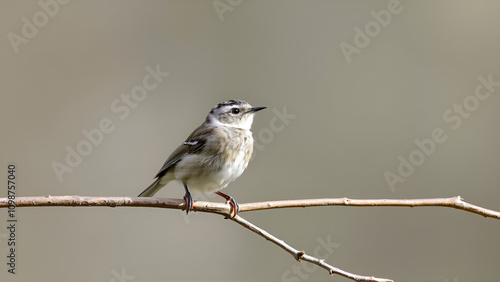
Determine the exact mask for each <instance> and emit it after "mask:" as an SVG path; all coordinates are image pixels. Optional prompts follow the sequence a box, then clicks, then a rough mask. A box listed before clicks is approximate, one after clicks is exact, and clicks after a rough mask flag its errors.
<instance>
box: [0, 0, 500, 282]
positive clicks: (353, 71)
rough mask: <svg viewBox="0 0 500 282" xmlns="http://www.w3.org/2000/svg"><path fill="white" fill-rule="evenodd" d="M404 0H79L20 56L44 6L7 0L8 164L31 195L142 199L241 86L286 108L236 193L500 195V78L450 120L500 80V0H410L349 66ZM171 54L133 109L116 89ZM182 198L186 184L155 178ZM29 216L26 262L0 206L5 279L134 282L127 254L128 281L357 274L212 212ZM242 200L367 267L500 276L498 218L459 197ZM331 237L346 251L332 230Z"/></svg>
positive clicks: (262, 218)
mask: <svg viewBox="0 0 500 282" xmlns="http://www.w3.org/2000/svg"><path fill="white" fill-rule="evenodd" d="M45 1H47V0H45ZM221 1H222V3H228V2H227V1H226V0H221ZM389 2H390V1H386V0H384V1H244V2H242V3H241V4H240V5H237V6H235V7H232V9H233V10H231V11H226V12H225V13H223V14H222V20H221V18H220V17H219V15H218V14H217V11H216V10H215V8H214V6H213V3H212V1H127V0H125V1H72V2H69V3H68V4H64V5H62V4H61V5H59V11H58V12H57V13H56V14H55V15H53V17H50V18H48V23H47V24H46V25H45V26H42V27H40V28H38V32H37V33H36V35H34V37H33V38H29V39H27V40H28V42H27V43H26V44H21V45H20V46H18V49H19V50H18V51H19V52H18V53H16V52H15V50H14V49H15V48H14V47H13V45H12V44H11V43H10V41H9V38H8V34H9V33H11V32H12V33H15V34H17V35H19V36H22V28H23V25H24V23H23V20H22V18H23V17H26V18H27V19H28V20H29V21H30V22H33V15H35V14H36V13H39V12H40V11H43V10H42V8H41V6H40V5H39V4H38V3H37V2H35V1H2V2H1V3H0V35H1V36H2V38H3V39H2V40H0V56H1V58H0V62H1V63H0V85H1V88H2V91H1V92H2V94H1V95H2V101H1V103H0V105H1V114H2V116H1V137H2V138H1V139H0V142H1V144H0V147H1V150H2V151H1V160H2V169H1V173H2V179H5V177H6V174H7V171H6V170H7V169H6V166H7V164H8V163H9V162H15V163H17V165H18V177H19V178H18V179H19V180H18V190H17V192H18V196H36V195H49V194H50V195H88V196H136V195H137V194H138V193H140V192H141V191H142V190H143V189H144V188H145V187H146V186H147V185H149V184H150V182H151V181H152V177H153V176H154V175H155V173H156V172H157V171H158V169H159V168H160V167H161V165H162V163H163V161H164V160H165V158H166V157H167V156H168V155H169V153H170V152H171V151H172V150H173V149H175V148H176V146H177V145H178V144H179V143H180V142H182V141H183V140H184V138H185V137H186V136H187V135H188V134H189V133H190V132H191V130H192V129H194V128H195V127H196V126H198V124H199V123H201V122H202V121H203V119H204V118H205V116H206V114H207V113H208V112H209V110H210V108H211V107H212V106H214V105H215V104H217V103H219V102H221V101H224V100H227V99H232V98H237V99H243V100H246V101H248V102H250V103H251V104H253V105H255V106H268V107H269V109H268V110H266V111H263V112H261V113H259V114H258V115H257V116H256V119H255V123H254V127H253V130H254V132H255V133H256V134H255V136H256V139H257V142H260V144H262V145H263V148H261V149H260V150H257V155H256V157H255V158H254V160H253V161H252V162H251V164H250V166H249V168H248V169H247V171H246V172H245V173H244V174H243V175H242V176H241V177H240V178H239V179H238V180H237V181H236V182H234V183H232V184H231V185H230V186H229V187H228V188H227V189H226V190H224V191H225V192H227V193H229V194H230V195H232V196H234V197H235V198H236V199H237V200H238V201H239V202H241V203H244V202H253V201H266V200H280V199H301V198H319V197H344V196H346V197H352V198H421V197H425V198H427V197H429V198H432V197H449V196H456V195H460V196H462V197H464V198H465V199H466V200H468V201H470V202H472V203H475V204H478V205H481V206H484V207H487V208H491V209H496V210H500V201H499V200H498V198H499V195H500V191H499V189H498V183H499V175H500V173H499V172H500V171H499V170H500V160H499V157H500V150H499V148H498V146H499V143H500V133H499V128H498V121H499V118H500V111H499V110H498V109H499V107H500V98H499V97H497V96H498V95H497V94H498V93H500V90H499V89H500V88H498V89H496V90H497V91H496V92H494V93H493V94H492V95H491V97H489V98H488V99H486V100H484V101H480V104H479V105H478V107H477V109H476V110H475V111H473V112H470V117H469V118H467V119H463V122H462V124H461V125H460V126H459V127H458V128H457V129H456V130H454V129H453V128H452V127H451V126H452V125H454V124H455V122H451V123H450V122H446V121H445V120H444V119H443V114H444V113H445V112H446V111H447V110H448V109H450V108H451V109H452V107H453V105H454V104H461V103H462V102H463V101H464V99H465V98H466V97H468V96H471V95H473V94H474V91H475V88H476V86H477V85H478V84H479V80H478V77H479V76H483V77H487V76H488V74H491V75H492V80H494V81H500V56H499V55H498V54H499V53H498V50H500V34H499V31H498V27H499V25H500V17H498V11H499V9H500V2H498V1H402V2H401V3H400V9H402V10H401V12H400V13H398V14H393V15H392V17H391V21H390V23H388V24H387V25H386V26H385V27H383V28H382V29H381V30H380V31H379V32H378V34H376V36H374V37H373V38H370V39H371V40H370V42H369V44H368V45H367V46H366V47H364V48H361V49H360V50H359V51H360V53H359V54H353V55H352V57H351V62H350V63H348V62H347V60H346V57H345V56H344V55H343V53H342V51H341V48H340V45H341V43H342V42H345V43H347V44H351V45H354V37H355V30H354V28H355V27H359V28H361V29H363V30H364V28H365V25H366V24H370V23H371V24H373V21H374V18H373V16H372V15H371V14H370V11H375V12H378V11H380V10H382V9H387V5H388V3H389ZM232 4H239V3H238V2H237V1H233V2H232ZM226 5H228V4H226ZM38 15H40V13H39V14H38ZM39 20H43V18H40V19H39ZM375 31H376V30H375ZM156 65H159V66H160V69H161V71H163V72H168V73H170V75H169V76H168V77H167V78H165V79H164V81H163V82H161V83H160V84H159V85H158V87H157V88H156V89H154V90H152V91H149V93H148V95H147V96H146V97H145V99H144V100H143V101H141V102H139V103H138V106H137V107H136V108H135V109H132V110H131V112H130V115H129V116H128V117H126V118H125V119H123V120H121V119H119V114H116V113H114V112H113V111H112V110H111V108H110V105H111V104H112V103H113V101H114V100H116V99H120V95H121V94H122V93H124V94H130V93H131V91H132V89H133V88H134V87H135V86H137V85H141V84H142V79H143V77H144V76H145V75H146V74H147V71H146V70H145V68H146V67H147V66H151V67H152V68H155V66H156ZM483 91H484V89H483ZM469 99H472V98H469ZM468 101H472V100H468ZM284 108H286V111H287V112H288V113H289V114H293V115H295V118H294V119H290V120H289V124H287V125H286V126H285V127H280V128H279V129H280V130H276V129H277V128H276V127H273V126H272V125H271V124H270V123H271V121H274V119H275V117H276V114H275V112H273V109H277V110H278V111H283V109H284ZM456 116H457V115H456ZM103 118H109V119H110V120H111V121H112V122H113V125H114V126H115V130H114V131H113V132H111V133H109V134H105V135H104V140H103V141H102V143H101V144H99V145H98V146H94V147H93V148H92V151H91V153H90V154H89V155H88V156H86V157H83V161H82V163H81V164H80V165H78V166H77V167H76V168H74V170H73V172H71V173H66V174H64V175H63V181H62V182H59V181H58V179H57V177H56V174H55V173H54V171H53V169H52V166H51V165H52V163H53V162H60V163H64V161H65V156H66V154H67V151H66V149H65V147H66V146H70V147H71V148H73V149H74V148H76V146H77V144H78V143H79V142H81V141H82V140H85V136H83V135H82V133H81V132H82V130H84V129H86V130H91V129H94V128H97V127H98V123H99V121H100V120H101V119H103ZM276 125H278V126H281V125H282V123H281V121H280V120H278V121H277V122H276ZM273 128H274V131H275V132H273V135H272V137H271V136H269V135H266V134H269V132H272V129H273ZM435 128H442V129H443V130H444V132H445V133H446V136H447V140H446V142H444V143H442V144H438V145H437V147H436V149H435V152H434V153H433V154H431V156H429V157H426V158H425V160H424V162H423V164H422V165H420V166H418V167H416V168H415V171H414V173H413V174H412V175H410V176H409V177H407V178H406V181H405V182H404V183H397V184H396V186H395V189H394V191H391V189H390V188H389V185H388V184H387V181H386V179H385V178H384V173H385V172H386V171H391V172H394V173H396V172H397V167H398V165H399V163H400V161H399V160H398V157H399V156H400V155H401V156H403V157H404V158H405V159H408V156H409V155H410V153H411V152H412V151H414V150H416V149H418V147H417V146H416V145H415V143H414V140H415V139H419V140H423V139H426V138H430V137H431V132H432V131H433V130H434V129H435ZM260 132H265V133H260ZM259 133H260V135H259ZM2 183H3V184H2V186H1V187H2V188H1V193H0V195H2V197H3V196H4V195H6V187H5V180H4V181H2ZM182 195H183V190H182V188H181V186H180V185H178V184H171V185H169V186H167V188H166V189H164V190H162V191H161V192H160V193H159V194H158V196H161V197H182ZM213 200H215V201H221V202H222V199H220V198H219V197H217V198H214V199H213ZM17 216H18V219H19V222H18V230H17V240H18V254H17V255H18V269H17V271H18V274H16V275H15V276H13V275H10V274H8V273H7V266H6V264H5V263H6V258H5V256H6V255H7V244H6V239H7V238H6V236H7V232H6V231H7V230H6V229H5V227H6V225H7V223H6V222H5V220H6V210H0V240H1V242H0V254H2V255H1V256H0V262H1V263H0V280H1V281H30V282H31V281H33V282H34V281H106V282H108V281H120V280H119V279H118V278H117V273H121V272H122V270H123V271H124V273H125V274H126V275H128V276H127V279H128V280H123V278H121V279H122V280H123V281H281V280H283V281H332V279H333V281H347V280H346V279H343V278H340V277H334V278H331V277H329V276H328V275H327V273H326V271H324V270H321V269H316V270H312V269H311V268H310V267H309V265H305V264H298V263H297V262H295V261H294V260H293V258H292V257H291V256H290V255H288V254H286V253H285V252H283V251H282V250H281V249H279V248H277V247H275V246H274V245H272V244H270V243H268V242H266V241H265V240H263V239H262V238H260V237H258V236H256V235H255V234H253V233H250V232H248V231H246V230H244V229H243V228H241V227H240V226H238V225H236V224H234V223H231V222H229V221H226V220H223V219H222V218H221V217H218V216H214V215H207V214H192V215H190V216H189V217H185V216H183V213H182V212H180V211H172V210H160V209H147V208H116V209H111V208H24V209H18V210H17ZM243 216H244V217H245V218H247V219H249V220H251V221H252V222H254V223H255V224H257V225H259V226H261V227H263V228H265V229H266V230H268V231H270V232H271V233H273V234H275V235H276V236H278V237H280V238H282V239H284V240H285V241H286V242H288V243H290V244H291V245H293V246H294V247H296V248H298V249H304V250H305V251H306V252H311V253H313V252H314V250H315V249H319V250H320V254H327V255H328V259H327V261H328V262H329V263H331V264H333V265H335V266H338V267H340V268H343V269H345V270H348V271H352V272H354V273H358V274H366V275H375V276H379V277H389V278H392V279H395V280H397V281H461V282H462V281H495V280H497V279H498V254H499V252H500V245H499V244H498V238H499V235H500V222H498V221H497V220H493V219H485V218H482V217H480V216H477V215H473V214H469V213H465V212H462V211H458V210H453V209H445V208H414V209H408V208H385V207H381V208H349V207H328V208H309V209H289V210H276V211H265V212H253V213H247V214H243ZM328 238H329V240H330V241H331V243H333V244H332V246H335V247H332V246H331V248H330V253H327V251H326V250H325V249H324V248H323V247H322V245H321V243H319V242H320V241H328ZM318 246H319V248H318ZM295 267H296V268H299V269H301V272H303V274H302V276H301V275H298V274H294V273H292V272H291V271H293V269H294V268H295ZM132 277H133V279H132ZM130 279H132V280H130ZM287 279H288V280H287Z"/></svg>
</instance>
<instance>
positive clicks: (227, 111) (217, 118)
mask: <svg viewBox="0 0 500 282" xmlns="http://www.w3.org/2000/svg"><path fill="white" fill-rule="evenodd" d="M265 108H267V107H252V106H251V105H250V104H248V103H247V102H245V101H241V100H228V101H224V102H222V103H219V104H217V105H216V106H215V107H213V108H212V110H211V111H210V113H209V114H208V116H207V120H206V122H207V123H209V124H213V125H222V126H230V127H236V128H242V129H248V130H249V129H250V128H251V127H252V122H253V115H254V114H255V113H256V112H258V111H260V110H263V109H265Z"/></svg>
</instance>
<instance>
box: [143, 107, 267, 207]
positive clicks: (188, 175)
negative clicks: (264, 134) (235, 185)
mask: <svg viewBox="0 0 500 282" xmlns="http://www.w3.org/2000/svg"><path fill="white" fill-rule="evenodd" d="M265 108H267V107H252V106H251V105H250V104H248V103H247V102H245V101H241V100H228V101H225V102H222V103H219V104H218V105H216V106H215V107H213V108H212V110H211V111H210V113H209V114H208V116H207V117H206V119H205V122H203V123H202V124H201V125H200V126H199V127H198V128H196V129H195V130H194V131H193V132H192V133H191V134H190V135H189V137H188V138H187V139H186V141H184V142H183V143H182V144H181V145H180V146H179V147H177V149H176V150H175V151H174V152H173V153H172V154H171V155H170V156H169V157H168V158H167V161H165V163H164V164H163V166H162V167H161V169H160V171H159V172H158V173H157V174H156V176H155V181H154V182H153V183H152V184H151V185H149V187H148V188H146V190H144V191H143V192H142V193H141V194H140V195H139V197H152V196H153V195H154V194H156V192H158V191H159V190H160V189H161V188H163V186H165V185H167V184H168V183H169V182H170V181H173V180H177V181H180V182H182V184H183V185H184V190H185V191H186V194H185V195H184V201H185V202H186V214H187V213H189V211H190V210H192V209H193V204H194V202H193V198H192V196H191V193H190V192H189V191H190V190H191V191H199V192H203V193H206V194H208V193H212V192H215V193H216V194H217V195H219V196H221V197H223V198H224V199H226V204H230V205H231V208H232V212H233V213H234V215H236V214H237V213H238V210H239V206H238V203H237V202H236V201H235V200H234V199H233V197H231V196H229V195H226V194H224V193H222V192H220V190H222V189H223V188H225V187H226V186H227V185H228V184H229V183H231V182H233V181H234V180H235V179H236V178H238V177H239V176H240V175H241V174H242V173H243V171H244V170H245V169H246V168H247V165H248V162H249V161H250V158H251V156H252V153H253V136H252V132H251V131H250V128H251V127H252V122H253V117H254V114H255V113H256V112H258V111H260V110H263V109H265Z"/></svg>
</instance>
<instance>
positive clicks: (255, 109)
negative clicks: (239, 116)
mask: <svg viewBox="0 0 500 282" xmlns="http://www.w3.org/2000/svg"><path fill="white" fill-rule="evenodd" d="M265 108H267V107H253V108H251V109H250V110H249V111H248V112H247V113H255V112H258V111H260V110H263V109H265Z"/></svg>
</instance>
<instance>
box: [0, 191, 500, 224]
mask: <svg viewBox="0 0 500 282" xmlns="http://www.w3.org/2000/svg"><path fill="white" fill-rule="evenodd" d="M15 201H16V206H18V207H38V206H71V207H73V206H108V207H122V206H123V207H152V208H170V209H180V210H181V209H184V208H185V204H184V201H183V200H180V199H169V198H137V197H84V196H41V197H18V198H16V200H15ZM8 205H9V204H8V199H7V198H0V208H5V207H7V206H8ZM318 206H351V207H429V206H434V207H449V208H455V209H459V210H464V211H467V212H471V213H475V214H479V215H482V216H484V217H491V218H496V219H500V212H497V211H494V210H490V209H486V208H483V207H479V206H476V205H473V204H470V203H467V202H465V201H464V200H463V199H462V198H461V197H460V196H456V197H451V198H431V199H349V198H325V199H305V200H286V201H268V202H258V203H247V204H240V213H242V212H247V211H257V210H266V209H279V208H295V207H303V208H305V207H318ZM193 210H194V211H199V212H208V213H216V214H221V215H226V216H229V215H230V214H229V206H228V205H225V204H222V203H213V202H202V201H196V202H195V203H194V206H193Z"/></svg>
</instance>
